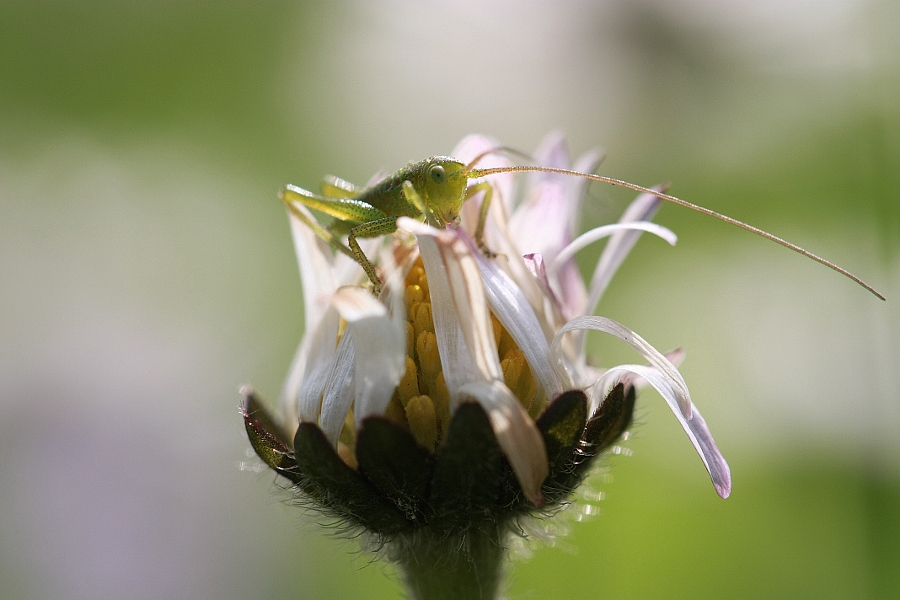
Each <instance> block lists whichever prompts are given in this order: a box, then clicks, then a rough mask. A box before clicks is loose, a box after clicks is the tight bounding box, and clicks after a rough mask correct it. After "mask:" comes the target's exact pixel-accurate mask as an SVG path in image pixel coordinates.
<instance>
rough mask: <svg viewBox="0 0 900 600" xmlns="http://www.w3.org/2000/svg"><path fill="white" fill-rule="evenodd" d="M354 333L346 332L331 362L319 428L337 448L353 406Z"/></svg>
mask: <svg viewBox="0 0 900 600" xmlns="http://www.w3.org/2000/svg"><path fill="white" fill-rule="evenodd" d="M352 334H353V332H352V331H345V332H344V335H342V336H341V341H340V342H338V346H337V350H336V351H335V353H334V356H333V357H332V360H331V365H330V366H331V369H330V371H329V375H328V381H327V382H326V384H325V395H324V396H323V397H322V413H321V417H320V419H319V427H321V429H322V432H323V433H324V434H325V437H326V438H328V441H329V442H331V444H332V445H333V446H335V447H337V443H338V437H339V436H340V434H341V428H342V427H343V426H344V420H345V419H346V418H347V413H349V412H350V406H351V405H352V404H353V390H354V386H353V358H354V353H353V335H352Z"/></svg>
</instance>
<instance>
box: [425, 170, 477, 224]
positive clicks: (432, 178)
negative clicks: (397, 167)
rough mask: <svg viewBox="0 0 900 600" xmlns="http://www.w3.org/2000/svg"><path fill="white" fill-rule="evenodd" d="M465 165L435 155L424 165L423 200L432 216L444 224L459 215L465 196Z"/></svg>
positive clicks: (466, 178)
mask: <svg viewBox="0 0 900 600" xmlns="http://www.w3.org/2000/svg"><path fill="white" fill-rule="evenodd" d="M466 175H467V174H466V172H465V165H464V164H463V163H461V162H459V161H457V160H454V159H452V158H447V157H446V156H436V157H434V158H431V159H429V160H428V162H427V164H426V165H425V182H424V191H425V193H424V200H425V203H426V204H427V205H428V207H429V208H430V209H431V211H432V212H433V213H434V216H435V217H436V218H437V219H438V220H439V221H441V222H442V223H444V224H447V223H452V222H453V221H454V220H455V219H456V217H458V216H459V209H460V208H462V204H463V200H464V199H465V197H466V184H467V182H468V177H467V176H466Z"/></svg>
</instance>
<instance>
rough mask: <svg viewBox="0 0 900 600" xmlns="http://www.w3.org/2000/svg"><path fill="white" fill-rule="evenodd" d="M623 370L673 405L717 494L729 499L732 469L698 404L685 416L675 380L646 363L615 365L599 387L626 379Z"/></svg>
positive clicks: (674, 412) (607, 386) (608, 386)
mask: <svg viewBox="0 0 900 600" xmlns="http://www.w3.org/2000/svg"><path fill="white" fill-rule="evenodd" d="M623 372H627V373H633V374H635V375H637V376H639V377H640V378H642V379H644V380H645V381H647V382H648V383H650V385H652V386H653V387H654V388H655V389H656V391H658V392H659V394H660V395H661V396H662V397H663V399H664V400H665V401H666V403H667V404H668V405H669V408H670V409H672V413H673V414H674V415H675V418H676V419H678V422H679V423H681V427H682V428H683V429H684V432H685V433H686V434H687V436H688V438H689V439H690V440H691V444H693V446H694V449H695V450H697V454H699V455H700V459H701V460H702V461H703V466H704V467H706V471H707V472H708V473H709V477H710V479H711V480H712V483H713V486H714V487H715V488H716V493H718V494H719V496H720V497H722V498H727V497H728V495H729V494H731V470H730V469H729V467H728V463H727V462H726V461H725V458H724V457H723V456H722V453H721V452H719V449H718V447H716V442H715V440H713V437H712V434H711V433H710V432H709V427H707V426H706V421H705V420H704V419H703V417H702V416H701V415H700V411H698V410H697V407H696V406H694V405H693V404H691V412H692V415H693V417H692V418H685V416H684V414H683V413H682V411H681V410H680V408H679V404H678V398H677V392H676V390H675V389H673V388H672V385H671V380H669V379H668V378H667V377H666V376H664V375H663V374H662V373H660V372H659V371H658V370H657V369H655V368H654V367H648V366H645V365H619V366H616V367H613V368H611V369H610V370H609V371H607V373H606V374H605V375H604V376H603V379H602V380H601V382H598V387H601V388H603V389H609V388H611V387H612V386H613V385H615V383H616V382H617V381H620V380H621V379H622V378H621V376H620V374H621V373H623Z"/></svg>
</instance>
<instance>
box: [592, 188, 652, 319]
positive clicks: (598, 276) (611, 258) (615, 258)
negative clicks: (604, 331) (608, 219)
mask: <svg viewBox="0 0 900 600" xmlns="http://www.w3.org/2000/svg"><path fill="white" fill-rule="evenodd" d="M666 187H667V186H661V185H660V186H655V187H653V188H651V189H653V190H656V191H660V192H661V191H663V190H665V189H666ZM660 204H662V200H660V199H659V198H658V197H656V196H654V195H653V194H641V195H640V196H638V197H637V198H635V199H634V201H633V202H632V203H631V204H630V205H628V208H626V209H625V212H624V213H622V217H621V218H620V219H619V223H627V222H629V221H649V220H650V219H652V218H653V215H655V214H656V211H657V210H659V205H660ZM640 237H641V232H640V231H620V232H618V233H616V234H614V235H613V236H612V238H611V239H610V240H609V243H608V244H606V248H604V249H603V253H602V254H601V255H600V260H599V261H598V262H597V266H596V268H595V269H594V274H593V275H592V276H591V284H590V287H589V292H588V300H587V311H586V312H590V313H593V312H594V310H596V308H597V303H598V302H600V297H601V296H603V292H605V291H606V287H607V286H608V285H609V282H610V281H611V280H612V278H613V275H615V274H616V271H617V270H618V269H619V265H621V264H622V261H623V260H625V257H626V256H628V253H629V252H631V249H632V248H633V247H634V245H635V244H636V243H637V241H638V238H640Z"/></svg>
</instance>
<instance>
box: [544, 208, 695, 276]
mask: <svg viewBox="0 0 900 600" xmlns="http://www.w3.org/2000/svg"><path fill="white" fill-rule="evenodd" d="M627 230H640V231H646V232H648V233H652V234H653V235H656V236H658V237H661V238H662V239H664V240H666V241H667V242H669V244H671V245H672V246H674V245H675V243H676V242H677V241H678V236H676V235H675V234H674V233H673V232H672V230H671V229H668V228H667V227H663V226H662V225H657V224H656V223H651V222H649V221H631V222H628V223H612V224H610V225H601V226H600V227H595V228H593V229H591V230H589V231H586V232H584V233H582V234H581V235H580V236H578V237H577V238H575V239H574V240H573V241H572V242H571V243H570V244H569V245H568V246H566V247H565V248H563V249H562V251H560V253H559V254H557V255H556V257H555V258H554V259H553V262H552V263H551V265H550V273H551V274H553V273H555V272H556V271H557V270H558V269H559V268H560V266H562V264H563V263H565V262H567V261H569V260H570V259H571V258H572V257H573V256H575V253H576V252H578V251H579V250H581V249H583V248H585V247H587V246H589V245H590V244H593V243H594V242H596V241H597V240H601V239H603V238H605V237H607V236H610V235H613V234H615V233H617V232H620V231H627Z"/></svg>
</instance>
